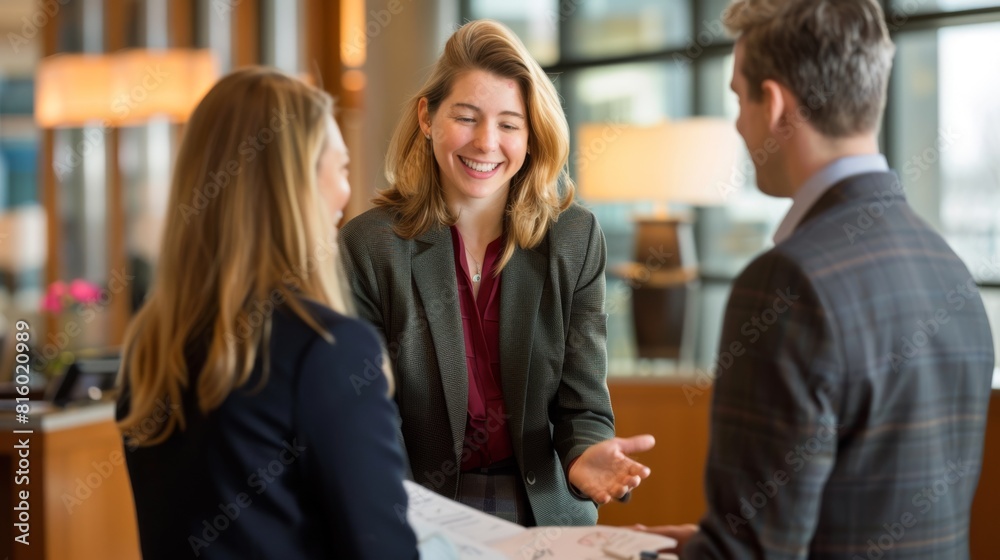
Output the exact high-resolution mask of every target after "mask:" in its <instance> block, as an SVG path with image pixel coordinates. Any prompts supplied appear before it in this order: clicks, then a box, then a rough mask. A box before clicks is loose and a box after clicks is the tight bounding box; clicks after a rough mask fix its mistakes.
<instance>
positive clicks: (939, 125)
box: [890, 23, 1000, 281]
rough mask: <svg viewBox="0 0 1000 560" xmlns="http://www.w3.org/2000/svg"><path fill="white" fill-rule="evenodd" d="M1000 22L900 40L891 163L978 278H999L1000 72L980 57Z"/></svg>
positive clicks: (999, 39)
mask: <svg viewBox="0 0 1000 560" xmlns="http://www.w3.org/2000/svg"><path fill="white" fill-rule="evenodd" d="M997 44H1000V24H997V23H991V24H981V25H969V26H960V27H948V28H944V29H941V30H936V31H926V32H920V33H908V34H905V35H903V36H901V37H899V38H898V40H897V48H898V57H897V59H898V62H897V65H896V73H897V74H896V80H895V82H894V87H893V93H892V95H893V97H892V101H893V106H894V111H893V113H892V116H891V121H890V122H891V123H892V127H893V129H892V131H891V139H892V147H893V150H892V154H891V155H892V157H893V164H894V166H895V168H896V169H897V170H899V172H900V175H901V178H902V181H903V186H904V188H905V189H906V193H907V197H908V198H909V199H910V200H911V203H912V204H913V205H914V207H915V208H916V209H917V210H918V212H920V213H921V214H922V215H923V216H924V217H925V218H926V219H928V221H930V222H931V223H932V224H934V225H936V226H937V227H939V228H940V229H941V231H942V232H943V233H944V235H945V237H946V238H947V239H948V241H949V243H951V245H952V246H953V247H954V248H955V250H956V251H957V252H958V254H959V255H960V256H961V257H962V258H963V260H965V262H966V264H967V265H968V266H969V268H970V269H971V270H972V272H973V274H974V275H975V276H976V278H977V280H980V281H984V280H986V281H998V280H1000V160H998V158H997V154H998V153H1000V132H998V131H1000V98H998V97H997V96H996V92H997V91H1000V74H997V73H996V72H984V71H982V66H981V64H982V59H981V58H980V57H977V56H969V53H984V54H985V53H989V52H992V50H994V49H995V48H996V45H997Z"/></svg>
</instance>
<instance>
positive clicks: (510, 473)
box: [341, 21, 653, 525]
mask: <svg viewBox="0 0 1000 560" xmlns="http://www.w3.org/2000/svg"><path fill="white" fill-rule="evenodd" d="M568 156H569V133H568V129H567V125H566V117H565V115H563V112H562V108H561V106H560V103H559V98H558V95H557V94H556V91H555V88H554V87H553V85H552V82H551V81H550V80H549V78H548V77H547V76H546V75H545V74H544V72H542V70H541V68H540V67H539V66H538V64H537V63H536V62H535V61H534V60H533V59H532V58H531V56H530V55H529V54H528V53H527V51H526V49H525V48H524V46H523V45H522V44H521V42H520V41H519V40H518V39H517V38H516V37H515V36H514V35H513V34H512V33H511V32H510V31H509V30H508V29H507V28H505V27H503V26H502V25H500V24H497V23H495V22H491V21H474V22H471V23H469V24H466V25H465V26H464V27H462V28H461V29H459V30H458V31H457V32H456V33H455V34H454V35H453V36H452V37H451V39H449V41H448V43H447V45H446V46H445V52H444V54H443V55H442V57H441V59H440V60H439V61H438V63H437V64H436V65H435V67H434V69H433V71H432V73H431V76H430V77H429V78H428V80H427V83H426V84H425V85H424V87H423V88H422V89H421V90H420V92H418V93H417V94H416V95H415V96H414V97H413V98H412V99H411V101H410V103H409V104H408V105H407V107H406V110H405V112H404V114H403V118H402V120H401V121H400V123H399V125H398V127H397V128H396V132H395V134H394V136H393V139H392V142H391V145H390V147H389V153H388V155H387V158H386V177H387V178H388V180H389V183H390V185H391V187H390V188H389V189H388V190H386V191H384V192H382V193H381V194H380V195H379V196H378V198H377V199H376V200H375V203H376V205H377V206H378V208H375V209H373V210H371V211H369V212H367V213H365V214H362V215H361V216H359V217H358V218H356V219H354V220H352V221H351V222H350V223H348V224H347V225H346V226H345V227H344V230H343V232H342V235H341V244H342V246H343V248H344V250H343V255H344V258H345V260H346V263H347V267H348V269H349V271H350V274H349V276H350V278H351V285H352V288H353V291H354V296H355V300H356V302H357V304H358V310H359V314H360V315H361V316H362V317H365V318H366V319H368V320H369V321H371V322H372V323H374V324H375V326H376V327H377V328H378V329H379V330H380V332H381V334H382V335H383V336H384V337H385V340H386V342H387V345H388V349H389V355H390V359H391V360H392V366H393V371H394V372H395V374H396V376H397V377H396V381H397V386H398V391H397V393H396V401H397V403H398V405H399V412H400V415H401V420H402V422H401V424H400V426H401V441H404V443H405V446H406V448H407V450H408V455H409V459H410V465H411V467H412V470H413V473H412V474H413V478H414V479H415V480H416V481H417V482H419V483H421V484H423V485H425V486H427V487H429V488H433V489H434V490H436V491H437V492H439V493H441V494H443V495H445V496H447V497H449V498H454V499H457V500H459V501H461V502H463V503H465V504H467V505H470V506H472V507H475V508H477V509H480V510H483V511H486V512H487V513H491V514H494V515H497V516H499V517H502V518H505V519H508V520H511V521H514V522H516V523H520V524H522V525H534V524H539V525H584V524H593V523H594V522H595V520H596V518H597V511H596V508H595V505H594V504H595V503H606V502H608V501H610V500H612V499H615V498H622V497H623V496H625V495H627V494H628V492H629V491H631V489H633V488H635V487H636V486H638V485H639V483H640V482H641V481H642V479H643V478H645V477H646V476H648V474H649V469H647V468H646V467H645V466H643V465H641V464H639V463H637V462H635V461H633V460H632V459H630V458H629V457H628V456H627V454H629V453H632V452H637V451H642V450H645V449H648V448H650V447H652V445H653V441H652V437H651V436H638V437H636V438H630V439H618V438H615V437H614V417H613V416H612V413H611V403H610V399H609V397H608V389H607V384H606V375H607V353H606V342H607V330H606V322H607V315H606V314H605V310H604V300H605V290H604V269H605V263H606V249H605V243H604V235H603V234H602V233H601V229H600V227H599V226H598V225H597V221H596V220H595V219H594V216H593V215H592V214H591V213H590V212H588V211H587V210H585V209H583V208H582V207H580V206H578V205H576V204H574V203H573V193H574V185H573V182H572V181H571V180H570V179H569V177H568V175H567V174H566V164H567V160H568Z"/></svg>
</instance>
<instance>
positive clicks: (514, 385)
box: [500, 238, 551, 464]
mask: <svg viewBox="0 0 1000 560" xmlns="http://www.w3.org/2000/svg"><path fill="white" fill-rule="evenodd" d="M547 243H548V239H547V238H546V240H545V241H543V242H542V245H541V246H539V247H537V248H535V249H531V250H522V249H515V250H514V255H513V256H512V257H511V259H510V262H508V263H507V266H506V267H505V268H504V269H503V273H502V276H501V277H500V377H501V385H502V387H503V397H504V404H505V405H506V407H507V415H508V424H507V425H508V429H509V430H510V435H511V438H512V440H513V442H514V453H515V454H516V456H517V458H518V459H521V458H522V457H523V456H524V453H523V449H522V445H523V442H524V438H523V437H522V436H523V431H524V415H525V412H526V407H525V400H526V398H527V396H528V385H529V383H530V382H531V369H532V368H531V356H532V344H533V342H534V340H535V326H536V324H537V323H538V320H539V317H538V313H539V309H540V308H541V306H540V303H541V300H542V292H543V290H544V289H545V284H546V281H547V278H548V263H549V259H548V258H546V255H545V254H544V253H543V249H544V248H546V244H547ZM550 293H551V292H550ZM522 464H523V462H522Z"/></svg>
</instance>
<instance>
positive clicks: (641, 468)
mask: <svg viewBox="0 0 1000 560" xmlns="http://www.w3.org/2000/svg"><path fill="white" fill-rule="evenodd" d="M655 444H656V440H655V439H653V436H651V435H648V434H645V435H641V436H632V437H630V438H612V439H609V440H607V441H602V442H601V443H595V444H594V445H591V446H590V447H588V448H587V450H586V451H584V452H583V454H582V455H580V456H579V457H578V458H577V459H576V460H575V461H573V463H572V464H571V465H570V467H569V473H568V475H569V482H570V484H572V485H573V486H575V487H576V488H577V489H578V490H580V492H582V493H584V494H586V495H587V496H588V497H589V498H590V499H591V500H594V501H595V502H597V503H598V504H606V503H608V502H610V501H611V500H612V499H614V498H621V497H622V496H624V495H626V494H628V493H629V492H631V491H632V489H634V488H635V487H636V486H639V483H641V482H642V479H644V478H646V477H647V476H649V467H647V466H645V465H643V464H641V463H638V462H636V461H634V460H632V459H631V458H629V457H628V456H629V455H631V454H632V453H640V452H642V451H649V450H650V449H652V448H653V445H655Z"/></svg>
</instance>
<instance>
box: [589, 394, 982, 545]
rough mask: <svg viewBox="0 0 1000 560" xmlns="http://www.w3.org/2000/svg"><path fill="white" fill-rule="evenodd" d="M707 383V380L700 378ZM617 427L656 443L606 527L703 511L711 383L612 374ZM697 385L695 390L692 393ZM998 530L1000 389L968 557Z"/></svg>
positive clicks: (604, 510) (605, 511)
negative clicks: (645, 472) (646, 471)
mask: <svg viewBox="0 0 1000 560" xmlns="http://www.w3.org/2000/svg"><path fill="white" fill-rule="evenodd" d="M702 385H704V382H703V383H702ZM608 386H609V389H610V391H611V403H612V405H613V406H614V412H615V423H616V431H617V432H618V434H619V435H623V436H630V435H635V434H642V433H650V434H653V436H655V437H656V447H655V448H654V449H653V450H652V451H650V452H649V453H646V454H643V455H639V456H638V457H637V458H638V459H639V460H640V461H642V462H643V463H644V464H646V465H648V466H649V467H650V468H651V469H652V470H653V474H652V475H651V476H650V477H649V478H648V479H646V481H644V482H643V483H642V486H641V487H640V488H639V489H638V490H637V491H636V492H635V493H634V494H633V496H632V499H631V500H630V501H629V503H627V504H619V503H613V504H609V505H607V506H603V507H601V509H600V510H599V511H600V517H599V520H598V522H599V523H601V524H605V525H631V524H634V523H644V524H646V525H661V524H677V523H697V521H698V520H699V519H700V518H701V516H702V515H704V513H705V497H704V484H703V480H704V469H705V458H706V456H707V453H708V441H709V429H708V419H709V409H710V407H711V400H712V399H711V389H710V388H707V387H706V388H698V387H697V386H696V385H695V384H694V383H691V382H688V385H687V389H685V385H684V384H683V383H682V382H681V381H679V380H674V381H672V380H670V378H662V377H645V378H617V379H616V378H614V377H612V378H610V379H609V381H608ZM692 391H696V392H692ZM998 528H1000V387H998V388H995V389H994V390H993V392H992V396H991V398H990V414H989V419H988V424H987V429H986V446H985V452H984V458H983V469H982V474H981V476H980V478H979V487H978V489H977V491H976V498H975V502H974V503H973V506H972V527H971V529H970V549H971V557H972V559H973V560H987V559H991V558H995V557H996V543H994V542H992V539H993V538H994V537H996V532H997V529H998Z"/></svg>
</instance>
